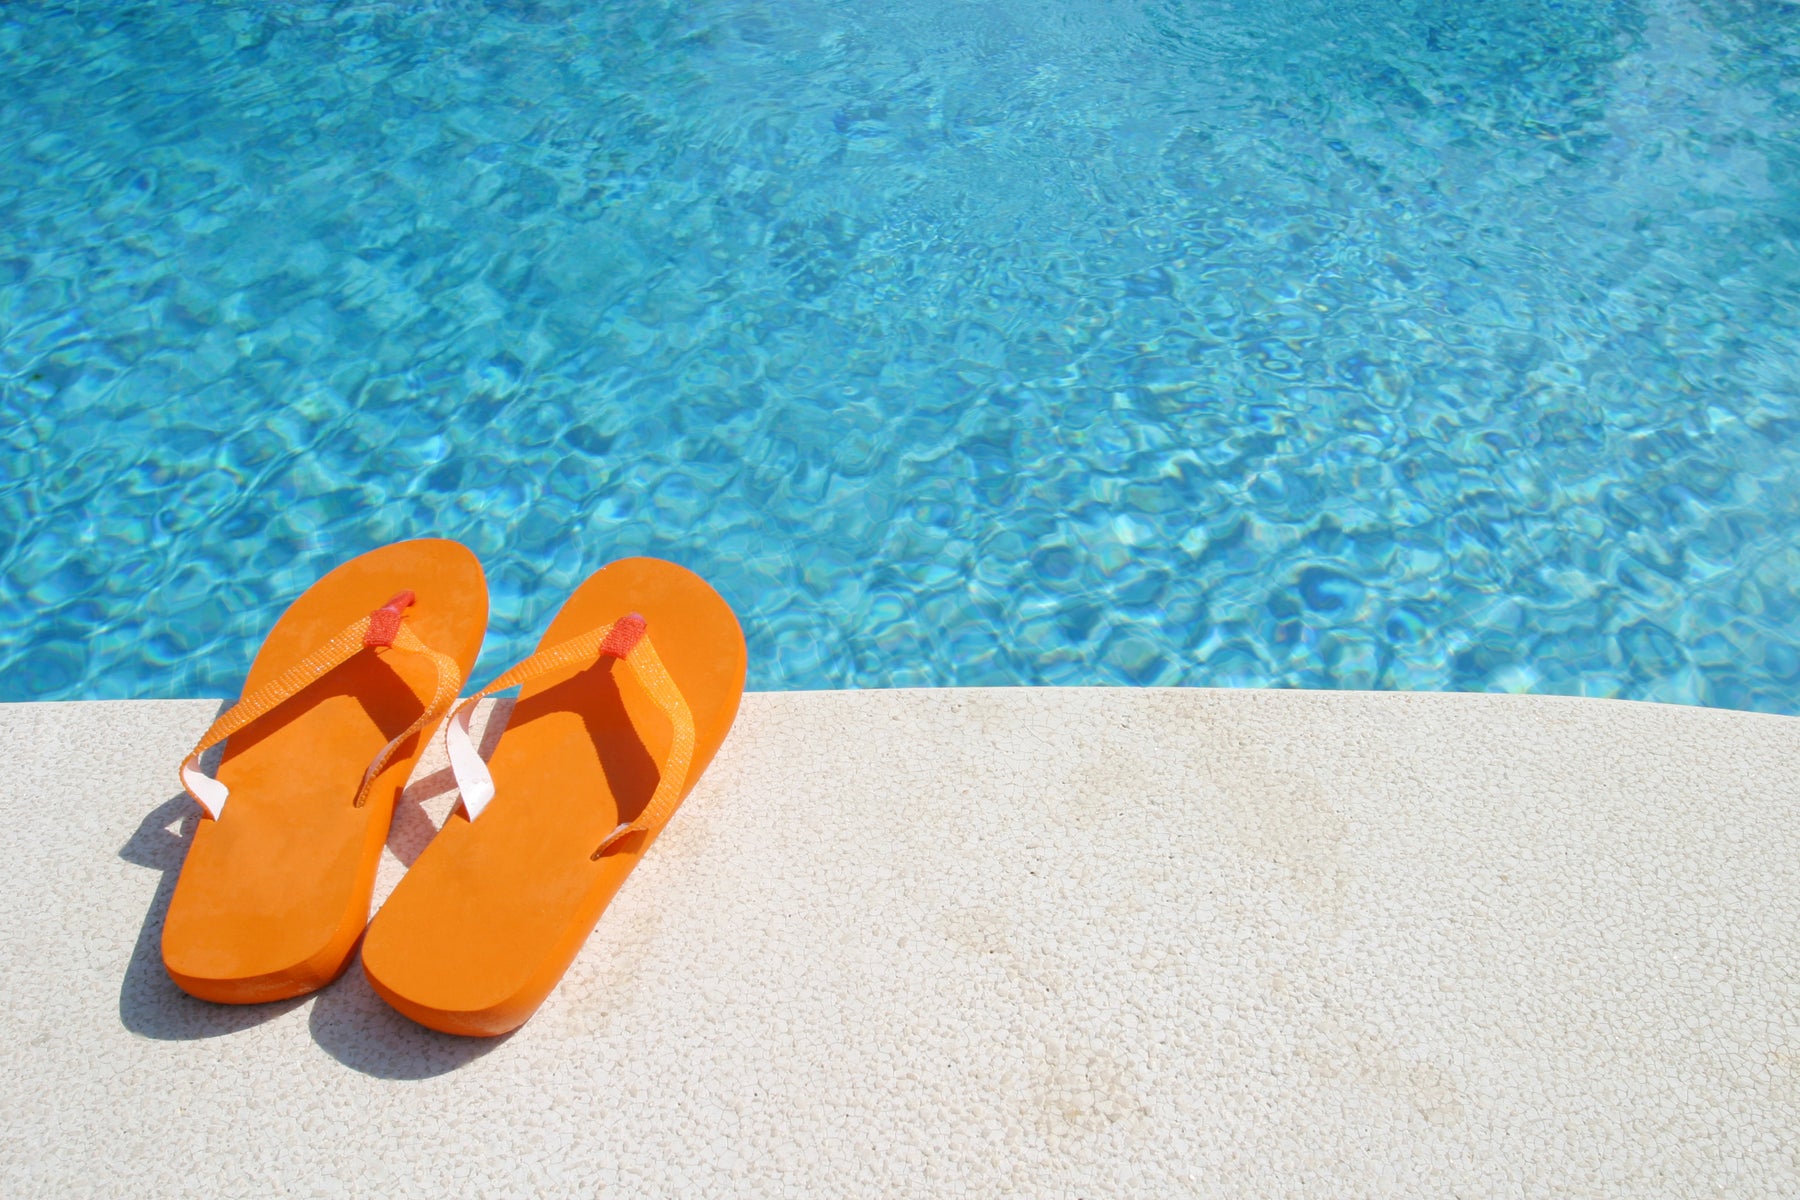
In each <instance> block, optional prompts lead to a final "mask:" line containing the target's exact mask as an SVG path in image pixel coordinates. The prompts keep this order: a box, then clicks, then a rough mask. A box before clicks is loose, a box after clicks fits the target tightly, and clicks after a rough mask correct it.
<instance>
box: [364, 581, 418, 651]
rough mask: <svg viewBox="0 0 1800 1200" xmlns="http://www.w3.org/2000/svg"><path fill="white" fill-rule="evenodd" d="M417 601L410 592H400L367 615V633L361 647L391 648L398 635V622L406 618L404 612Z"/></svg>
mask: <svg viewBox="0 0 1800 1200" xmlns="http://www.w3.org/2000/svg"><path fill="white" fill-rule="evenodd" d="M416 599H417V597H416V596H414V595H413V594H412V593H411V592H410V591H408V592H401V593H399V594H398V595H396V596H395V597H394V598H393V599H392V600H389V601H388V602H387V603H386V604H384V605H382V606H381V607H380V608H378V609H376V610H375V611H374V612H372V613H370V614H369V632H368V633H367V634H366V635H365V636H364V637H363V645H365V646H380V647H383V648H386V647H389V646H392V645H393V644H394V639H395V638H396V637H398V636H399V635H400V622H401V620H402V619H403V618H404V617H405V616H406V610H407V609H409V608H411V607H412V606H413V602H414V601H415V600H416Z"/></svg>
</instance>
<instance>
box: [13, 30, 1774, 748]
mask: <svg viewBox="0 0 1800 1200" xmlns="http://www.w3.org/2000/svg"><path fill="white" fill-rule="evenodd" d="M1797 238H1800V6H1796V5H1794V4H1790V3H1783V2H1778V0H1699V2H1694V3H1683V2H1676V0H1656V2H1652V3H1629V2H1624V0H1619V2H1614V3H1587V2H1581V0H1566V2H1560V3H1551V2H1539V0H1504V2H1493V0H1490V2H1479V0H1477V2H1468V3H1459V4H1455V5H1449V4H1443V3H1438V2H1436V0H1431V2H1427V0H1413V2H1406V0H1394V2H1388V3H1374V2H1367V0H1365V2H1360V3H1357V2H1351V3H1340V2H1336V0H1332V2H1323V0H1308V2H1298V0H1256V2H1254V3H1253V2H1250V0H1214V2H1209V3H1182V2H1177V0H1138V2H1131V3H1102V2H1100V0H1037V2H1034V3H1023V2H1000V3H982V4H976V3H963V2H954V3H949V2H942V0H906V2H904V3H898V4H892V5H870V4H864V3H847V2H846V3H831V2H820V0H814V2H796V3H751V2H748V0H684V2H682V3H670V4H664V3H654V2H646V0H633V2H631V3H592V2H588V0H583V2H580V3H573V2H571V3H556V2H548V0H546V2H543V3H528V2H517V3H498V2H495V3H472V2H464V0H457V2H450V0H440V2H435V3H433V2H429V0H427V2H408V3H375V2H367V3H321V4H287V3H280V4H277V3H247V2H242V0H239V2H236V3H212V2H208V3H173V2H165V3H159V4H143V5H138V4H124V3H98V2H95V0H87V2H85V3H81V4H79V5H77V4H73V3H69V4H62V5H55V4H48V3H32V4H12V5H6V6H5V7H4V8H0V438H3V441H0V554H3V556H4V557H3V558H0V668H3V669H0V697H4V698H7V699H27V698H75V697H115V696H169V695H223V694H228V693H232V692H234V691H235V689H236V688H237V686H238V683H239V681H240V679H241V677H242V672H243V670H244V668H245V666H246V664H247V662H248V659H249V656H250V654H251V653H252V651H253V650H254V647H255V645H256V642H257V639H258V637H259V636H260V631H261V630H262V629H264V628H265V627H266V626H267V624H268V623H269V621H271V620H272V619H273V617H274V616H275V614H276V613H277V612H278V611H279V609H280V606H281V605H283V604H284V603H285V602H286V601H287V600H289V599H290V598H291V597H293V596H294V595H295V594H297V593H298V591H299V590H300V589H302V588H303V587H304V586H305V585H306V584H307V583H308V582H309V581H311V580H312V579H313V578H314V577H316V576H317V575H318V574H319V573H320V572H322V571H323V570H325V569H326V568H328V567H330V566H331V565H333V564H334V563H336V562H338V561H340V560H341V559H343V558H345V557H348V556H349V555H351V554H354V553H356V552H358V551H361V550H363V549H366V548H368V547H370V546H373V545H376V544H378V543H381V542H383V541H386V540H389V539H392V538H397V537H403V536H408V535H415V534H424V533H432V534H442V535H447V536H451V537H457V538H461V539H463V540H464V541H466V542H467V543H468V544H469V545H470V546H472V547H474V548H475V549H476V550H477V551H478V552H479V553H480V554H481V555H482V557H483V559H484V560H485V562H486V563H487V565H488V569H489V573H490V580H491V582H492V585H493V589H494V613H495V621H494V627H493V632H492V634H491V635H490V639H489V642H488V646H487V650H486V652H485V654H484V658H483V667H482V669H481V672H480V674H481V675H482V677H484V678H485V676H486V675H488V674H490V673H491V672H492V671H493V670H495V669H496V668H497V667H498V666H499V665H500V664H502V663H503V662H504V661H506V660H509V659H511V658H513V657H516V656H518V655H520V654H522V653H523V652H524V651H526V650H527V648H528V647H529V646H530V645H531V644H532V643H533V641H534V640H535V636H536V631H537V630H538V629H539V628H540V627H541V626H542V624H543V623H544V622H545V620H546V619H547V617H548V616H549V614H550V613H551V612H552V611H553V610H554V608H555V606H556V605H557V604H558V603H559V602H560V600H561V598H562V597H563V596H564V595H565V594H566V593H567V591H568V589H569V588H570V587H571V586H572V585H573V584H574V583H575V582H577V581H578V580H579V579H581V578H582V577H583V576H584V575H585V573H587V572H589V571H591V570H593V569H595V568H596V567H598V566H599V565H601V564H602V563H604V562H606V561H608V560H609V559H611V558H614V557H617V556H620V555H625V554H635V553H653V554H660V555H664V556H668V557H672V558H675V559H677V560H679V561H681V562H684V563H687V564H688V565H690V566H692V567H694V568H695V569H697V570H699V571H701V572H702V573H703V574H705V575H707V576H708V577H709V578H711V579H713V580H714V581H715V582H716V583H717V585H718V586H719V588H720V589H721V590H722V591H723V592H724V593H725V595H726V596H727V597H728V598H729V599H730V600H731V601H732V602H733V604H734V605H736V607H737V609H738V611H739V613H740V614H741V615H742V617H743V619H744V622H745V625H746V628H747V631H748V633H749V636H750V642H751V654H752V658H751V663H752V666H751V684H752V686H754V687H760V688H823V687H846V686H885V685H909V684H1010V683H1059V684H1060V683H1082V684H1087V683H1146V684H1173V683H1184V684H1255V685H1295V686H1306V687H1345V688H1432V689H1515V690H1532V691H1540V692H1566V693H1581V694H1587V695H1601V696H1629V697H1640V698H1651V699H1661V700H1678V701H1690V702H1698V703H1705V704H1715V705H1726V706H1732V707H1741V708H1758V709H1771V710H1778V711H1785V712H1790V713H1796V712H1800V248H1797Z"/></svg>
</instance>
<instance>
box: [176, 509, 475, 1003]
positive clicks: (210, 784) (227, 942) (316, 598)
mask: <svg viewBox="0 0 1800 1200" xmlns="http://www.w3.org/2000/svg"><path fill="white" fill-rule="evenodd" d="M486 629H487V582H486V580H485V579H484V577H483V576H482V572H481V564H480V563H479V562H477V561H476V559H475V556H474V555H473V554H471V553H470V552H469V550H468V549H467V548H466V547H464V546H461V545H459V544H458V543H456V542H451V541H444V540H442V539H438V538H427V539H420V540H418V541H411V542H397V543H395V544H394V545H391V546H385V547H383V548H382V549H380V550H374V551H371V552H369V553H368V554H364V555H362V556H361V557H360V558H354V559H352V560H350V561H349V562H347V563H345V564H344V565H342V566H340V567H338V568H337V569H336V570H334V571H332V572H331V573H330V574H328V575H326V576H325V577H324V578H323V579H321V580H319V582H317V583H315V584H313V586H312V587H310V588H308V589H307V591H306V593H305V594H304V595H302V596H301V597H300V598H299V599H298V600H296V601H294V603H293V605H292V606H290V607H289V608H288V610H287V611H286V612H285V613H283V614H282V615H281V619H280V620H279V621H277V622H276V623H275V628H274V629H272V630H270V631H269V636H268V639H267V640H266V641H264V642H263V645H262V649H261V650H260V651H258V652H257V655H256V661H255V662H254V663H252V664H251V667H250V675H249V678H247V679H246V680H245V681H244V696H243V699H241V700H239V701H238V702H237V703H236V704H235V705H233V706H232V707H231V708H230V710H228V711H227V712H226V713H225V714H224V715H223V716H221V717H220V718H219V719H218V720H217V721H215V722H213V725H212V728H211V729H208V730H207V731H206V735H205V736H204V737H202V738H201V739H200V744H199V745H198V746H196V747H194V751H193V753H191V754H189V755H188V757H187V758H186V760H184V761H183V762H182V764H181V782H182V786H183V787H184V788H186V789H187V792H188V794H189V795H190V796H192V797H193V798H194V799H195V801H197V802H198V803H199V805H200V807H201V808H202V809H203V810H204V813H203V816H202V818H201V821H200V825H199V828H198V829H197V830H196V831H195V833H194V842H193V845H192V846H191V847H190V848H189V849H188V853H187V860H186V861H185V862H184V863H183V864H182V867H181V877H180V879H179V880H177V881H176V884H175V894H174V895H173V896H172V897H171V898H170V901H169V912H168V917H167V919H166V920H165V922H164V924H163V937H162V954H163V965H164V966H165V967H166V968H167V969H168V972H169V976H170V978H172V979H173V980H174V981H175V982H176V984H178V985H179V986H180V987H181V989H182V990H183V991H186V992H189V993H191V994H192V995H195V996H198V997H200V998H201V999H203V1000H214V1001H218V1002H220V1003H223V1004H255V1003H260V1002H262V1001H267V1000H283V999H286V998H288V997H290V996H301V995H305V994H306V993H307V992H310V991H314V990H315V989H317V988H320V987H323V986H324V985H325V984H327V983H330V982H331V981H332V980H333V979H335V978H337V976H338V974H339V973H340V972H341V971H342V970H343V969H344V966H345V965H346V964H347V963H348V962H349V961H350V955H351V953H352V952H353V951H354V950H355V949H356V939H357V938H358V937H359V936H360V935H361V934H362V931H363V926H364V924H365V923H366V922H367V921H368V919H369V900H370V896H371V893H372V892H373V890H374V886H375V868H376V865H377V863H378V862H379V861H380V858H381V847H382V843H383V842H384V841H385V840H386V838H387V832H388V825H389V823H390V821H391V820H392V818H393V813H394V801H395V799H396V798H397V797H398V796H399V794H400V791H401V789H402V788H403V787H405V785H406V779H407V776H408V775H410V774H411V773H412V768H413V763H414V762H415V761H416V760H417V758H418V755H419V752H420V750H421V749H423V748H424V747H425V745H426V744H427V743H428V742H429V741H430V738H431V734H432V732H433V731H434V730H435V728H436V726H437V723H438V722H439V721H441V720H442V719H443V717H444V715H445V714H446V713H447V712H449V710H450V708H451V706H452V705H454V704H455V703H456V694H457V690H458V689H459V688H460V687H461V685H462V681H463V680H464V679H465V678H467V677H468V672H469V670H470V668H472V667H473V666H474V665H475V656H476V654H477V653H478V652H479V651H480V649H481V639H482V635H483V634H484V633H485V632H486ZM227 738H229V739H230V740H229V742H227V744H226V747H225V753H224V756H223V758H222V760H221V761H220V764H219V770H218V774H217V776H216V777H211V778H209V777H208V776H206V775H205V774H203V773H201V771H200V770H199V766H198V764H199V760H200V756H201V755H202V754H204V753H205V752H206V751H207V750H208V749H210V748H211V747H213V746H216V745H217V744H218V743H219V742H221V741H225V740H226V739H227ZM228 800H229V803H227V801H228Z"/></svg>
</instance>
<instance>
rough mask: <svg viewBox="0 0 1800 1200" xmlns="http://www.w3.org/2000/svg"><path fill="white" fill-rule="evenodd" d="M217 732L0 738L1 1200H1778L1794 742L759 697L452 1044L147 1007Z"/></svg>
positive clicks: (1786, 1095)
mask: <svg viewBox="0 0 1800 1200" xmlns="http://www.w3.org/2000/svg"><path fill="white" fill-rule="evenodd" d="M215 707H216V706H215V705H214V704H212V703H210V702H203V701H179V702H166V703H165V702H156V703H108V704H62V705H52V704H46V705H17V706H10V707H0V767H3V768H4V770H3V772H0V774H3V779H0V788H3V797H4V798H3V803H4V815H5V819H4V822H3V824H0V852H3V853H4V854H5V858H6V861H7V863H8V865H9V875H10V882H11V886H10V887H8V888H7V889H6V890H5V892H4V894H0V1034H3V1036H4V1044H5V1047H6V1049H5V1053H4V1060H3V1061H4V1064H5V1069H4V1070H3V1071H0V1111H4V1113H5V1117H4V1120H3V1121H0V1194H4V1195H6V1196H35V1195H107V1196H110V1195H141V1196H175V1195H192V1196H209V1197H213V1196H237V1195H249V1194H253V1193H254V1194H259V1195H267V1194H280V1195H292V1196H313V1195H318V1196H338V1195H366V1196H398V1195H421V1196H427V1195H429V1196H444V1195H457V1196H488V1195H491V1196H520V1195H532V1194H540V1195H549V1196H592V1195H597V1194H599V1195H634V1196H699V1195H707V1196H739V1195H741V1196H796V1197H800V1196H804V1197H813V1196H850V1195H856V1196H961V1195H968V1196H1002V1195H1020V1196H1032V1197H1080V1196H1103V1195H1104V1196H1119V1195H1143V1196H1159V1197H1160V1196H1183V1195H1195V1196H1278V1195H1302V1196H1319V1197H1339V1196H1352V1195H1413V1196H1433V1197H1436V1196H1448V1195H1464V1196H1477V1195H1481V1196H1485V1195H1508V1196H1513V1195H1546V1196H1549V1195H1557V1196H1570V1195H1580V1196H1600V1195H1605V1196H1718V1195H1724V1196H1746V1197H1750V1196H1755V1197H1769V1196H1780V1195H1787V1196H1792V1195H1797V1194H1800V1158H1797V1157H1796V1144H1797V1143H1796V1138H1795V1136H1794V1131H1795V1130H1796V1129H1800V782H1797V778H1796V776H1797V768H1796V763H1800V720H1793V719H1788V718H1780V717H1768V716H1755V715H1748V714H1741V713H1726V712H1717V711H1706V710H1699V709H1689V708H1675V707H1659V706H1652V705H1640V704H1627V703H1620V702H1610V701H1585V700H1567V699H1546V698H1524V697H1512V696H1477V695H1466V696H1435V695H1396V694H1388V695H1370V694H1353V693H1303V692H1249V691H1246V692H1230V691H1201V690H1181V691H1126V690H1074V689H1071V690H1030V691H1028V690H1016V691H982V690H965V691H910V692H908V691H896V692H845V693H785V694H767V695H753V696H749V697H747V698H746V700H745V704H744V710H743V714H742V716H741V717H740V719H739V723H738V726H737V728H736V730H735V731H734V732H733V734H732V737H731V739H730V741H729V742H728V743H727V745H726V747H725V749H724V750H723V751H722V752H721V754H720V757H719V759H718V761H717V762H716V763H715V764H714V766H713V769H712V770H711V771H710V772H709V773H708V775H707V776H706V778H705V779H704V780H703V781H702V783H701V785H700V787H699V788H698V790H697V791H696V792H695V794H694V796H693V797H692V799H691V800H690V801H689V802H688V804H687V805H686V806H685V807H684V808H683V809H682V811H681V812H680V814H678V816H677V817H676V819H675V822H674V823H673V824H672V825H671V826H670V828H669V830H668V832H667V833H666V834H665V835H664V837H663V839H662V840H661V841H660V842H659V843H658V845H657V846H656V848H655V849H654V850H653V852H652V853H651V855H650V857H649V859H648V860H647V861H646V863H645V865H644V867H643V868H642V869H641V870H639V871H638V872H637V874H636V875H634V876H633V878H632V880H631V881H630V882H629V883H628V884H627V886H626V888H625V890H624V891H623V892H622V893H621V894H620V896H619V898H618V899H617V901H616V902H615V903H614V904H613V906H612V908H611V910H610V911H609V912H608V914H607V915H606V917H605V918H604V919H603V920H602V922H601V924H600V928H599V929H598V931H597V932H596V933H595V935H594V937H593V938H592V939H591V940H590V942H589V943H588V946H587V948H586V949H585V951H584V952H583V953H582V955H581V957H580V958H579V959H578V960H577V962H576V964H575V966H574V967H573V968H572V969H571V970H570V972H569V974H568V976H567V977H566V978H565V980H564V982H563V985H562V987H561V989H560V990H559V991H558V992H557V993H556V994H555V995H554V996H553V997H552V998H551V1000H550V1001H549V1003H548V1004H546V1006H545V1007H544V1008H543V1009H542V1010H541V1011H540V1012H539V1014H538V1015H537V1017H536V1018H535V1019H533V1020H532V1021H531V1022H530V1023H529V1024H528V1025H526V1026H525V1027H524V1028H523V1029H522V1030H520V1031H519V1032H517V1033H516V1034H514V1035H512V1036H511V1037H509V1038H506V1039H502V1040H498V1041H489V1042H477V1041H459V1040H456V1039H452V1038H448V1037H443V1036H440V1035H437V1034H433V1033H429V1032H427V1031H424V1030H422V1029H419V1028H417V1027H415V1026H412V1025H410V1024H409V1023H408V1022H406V1021H405V1020H404V1019H403V1018H401V1017H399V1016H397V1015H394V1014H392V1013H391V1012H389V1011H388V1010H387V1009H385V1008H384V1007H383V1006H382V1005H381V1003H380V1002H379V1001H378V1000H376V999H375V998H374V996H373V995H372V994H371V993H370V991H369V989H368V986H367V984H366V983H365V982H364V980H363V979H362V978H361V976H360V975H359V974H358V973H357V972H356V971H355V970H352V972H351V973H350V974H349V975H348V976H346V977H345V978H344V979H342V980H340V981H339V982H338V983H337V984H335V985H334V986H332V987H331V988H329V989H327V990H325V991H324V992H322V993H320V994H319V995H317V996H315V997H312V998H310V999H307V1000H304V1001H295V1002H289V1003H283V1004H276V1005H271V1006H267V1007H262V1008H220V1007H213V1006H210V1005H206V1004H203V1003H200V1002H198V1001H193V1000H190V999H188V998H187V997H185V996H183V995H181V994H180V993H178V992H177V991H176V990H175V989H174V987H173V986H172V985H171V984H169V983H168V982H167V980H166V979H165V978H164V977H163V975H162V972H161V968H160V965H159V962H158V958H157V952H156V946H157V938H158V933H159V926H160V921H161V915H162V911H163V908H164V906H165V905H166V903H167V900H168V896H169V892H170V889H171V888H172V886H173V882H174V878H175V873H176V871H177V869H178V868H179V866H180V863H181V858H182V854H183V851H184V847H185V841H186V837H187V835H188V833H189V831H190V829H191V821H192V816H191V809H192V805H191V803H190V802H188V801H186V800H185V799H182V798H180V797H178V796H177V795H176V793H175V789H174V787H173V785H172V782H171V781H172V780H173V778H174V764H175V762H176V761H177V759H178V758H179V756H180V754H181V753H182V752H183V751H184V750H186V748H187V747H188V745H189V744H190V743H191V742H192V740H193V739H194V737H195V735H196V734H197V733H198V732H199V731H200V729H201V728H203V727H204V725H205V724H206V723H207V721H208V719H209V718H210V717H211V715H212V714H213V712H214V711H215ZM444 780H445V776H444V775H443V774H442V772H441V769H440V766H439V764H436V763H432V762H426V763H424V764H422V765H421V767H420V770H419V772H418V776H417V778H416V780H415V784H414V787H413V789H412V790H411V792H410V793H409V798H408V800H407V801H406V802H405V803H404V804H403V805H402V809H401V812H400V814H399V817H398V819H397V820H396V824H395V831H394V836H393V838H392V839H391V848H392V849H393V850H394V852H395V858H394V861H393V862H392V863H390V864H389V868H390V869H389V870H387V871H386V872H384V877H383V887H384V889H385V888H386V887H389V886H391V883H392V880H393V879H394V878H396V877H397V875H398V872H399V870H400V863H401V860H402V859H405V858H408V857H410V856H411V855H412V854H414V853H416V852H417V848H418V846H419V845H420V844H422V842H423V840H424V838H426V837H428V836H429V833H430V829H431V822H432V821H433V820H434V819H435V818H437V817H439V816H441V814H442V812H443V811H444V809H445V807H446V806H447V804H448V798H447V797H445V796H443V795H439V794H436V793H440V792H442V790H443V787H444Z"/></svg>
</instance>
